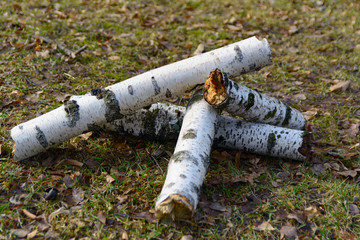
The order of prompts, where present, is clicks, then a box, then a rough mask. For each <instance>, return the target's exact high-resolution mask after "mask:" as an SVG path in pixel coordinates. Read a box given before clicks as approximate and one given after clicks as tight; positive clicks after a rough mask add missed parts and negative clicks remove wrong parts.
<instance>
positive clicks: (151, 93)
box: [11, 37, 271, 160]
mask: <svg viewBox="0 0 360 240" xmlns="http://www.w3.org/2000/svg"><path fill="white" fill-rule="evenodd" d="M270 63H271V50H270V47H269V44H268V43H267V41H266V39H264V40H262V41H259V40H258V39H257V38H256V37H252V38H249V39H245V40H243V41H240V42H237V43H234V44H230V45H228V46H225V47H222V48H219V49H216V50H213V51H210V52H207V53H203V54H199V55H197V56H194V57H191V58H188V59H184V60H182V61H179V62H175V63H172V64H169V65H166V66H163V67H160V68H157V69H154V70H151V71H148V72H145V73H143V74H140V75H138V76H135V77H133V78H130V79H128V80H126V81H122V82H120V83H117V84H114V85H111V86H109V87H107V88H105V89H94V90H93V91H91V93H89V94H86V95H82V96H73V97H71V98H70V100H69V101H67V102H66V103H65V104H64V105H63V106H61V107H59V108H57V109H54V110H52V111H50V112H48V113H46V114H44V115H41V116H39V117H37V118H34V119H32V120H30V121H27V122H25V123H22V124H19V125H17V126H15V127H14V128H13V129H12V130H11V137H12V139H13V140H14V141H15V145H14V151H13V155H14V158H15V159H16V160H23V159H26V158H29V157H31V156H34V155H36V154H38V153H40V152H42V151H44V150H46V149H48V148H50V147H52V146H54V145H56V144H59V143H61V142H63V141H66V140H68V139H70V138H72V137H75V136H78V135H80V134H82V133H84V132H87V131H89V130H91V129H92V127H93V126H94V125H99V124H104V123H106V122H111V121H113V120H115V119H119V118H121V117H123V115H126V114H130V113H133V112H135V111H136V110H138V109H140V108H143V107H145V106H149V105H151V104H152V103H155V102H158V101H160V100H164V99H166V98H170V97H173V96H177V95H179V94H183V93H184V92H186V91H188V90H191V89H193V88H194V87H195V86H196V85H198V84H203V81H204V79H206V78H207V75H208V73H209V72H210V71H211V70H213V69H215V68H220V69H223V70H224V71H225V72H227V73H228V74H229V75H230V76H237V75H239V74H242V73H246V72H249V71H254V70H258V69H260V68H262V67H264V66H266V65H269V64H270Z"/></svg>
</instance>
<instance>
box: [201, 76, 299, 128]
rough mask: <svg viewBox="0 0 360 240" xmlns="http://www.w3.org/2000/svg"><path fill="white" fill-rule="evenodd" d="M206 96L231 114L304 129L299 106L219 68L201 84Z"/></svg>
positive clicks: (254, 120) (213, 103) (250, 119)
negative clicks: (283, 100)
mask: <svg viewBox="0 0 360 240" xmlns="http://www.w3.org/2000/svg"><path fill="white" fill-rule="evenodd" d="M204 98H205V100H206V101H207V102H208V103H209V104H211V105H213V106H216V107H218V108H221V109H224V110H225V111H227V112H228V113H230V114H233V115H236V116H240V117H243V118H245V119H247V120H249V121H251V122H260V123H267V124H271V125H276V126H281V127H287V128H292V129H298V130H304V129H305V127H306V120H305V118H304V116H303V115H302V114H301V112H299V111H298V110H296V109H294V108H292V107H290V106H289V105H288V104H286V103H283V102H281V101H279V100H278V99H276V98H273V97H269V96H267V95H265V94H263V93H259V92H258V91H256V90H253V89H250V88H248V87H245V86H243V85H240V84H237V83H236V82H234V81H231V80H230V79H229V78H228V77H227V75H226V74H224V73H223V72H222V71H220V70H219V69H216V70H214V71H212V72H211V73H210V77H209V78H207V80H206V82H205V86H204Z"/></svg>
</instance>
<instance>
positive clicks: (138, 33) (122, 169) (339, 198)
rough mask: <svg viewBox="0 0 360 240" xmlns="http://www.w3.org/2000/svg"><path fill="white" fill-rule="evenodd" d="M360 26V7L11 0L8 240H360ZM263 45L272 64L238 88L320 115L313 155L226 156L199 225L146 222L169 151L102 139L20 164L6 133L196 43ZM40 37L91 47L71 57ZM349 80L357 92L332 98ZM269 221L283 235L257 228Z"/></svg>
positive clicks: (188, 51)
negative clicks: (26, 235)
mask: <svg viewBox="0 0 360 240" xmlns="http://www.w3.org/2000/svg"><path fill="white" fill-rule="evenodd" d="M359 26H360V4H359V3H358V2H357V1H336V0H334V1H312V0H305V1H296V0H293V1H285V0H267V1H265V0H263V1H250V0H244V1H230V0H229V1H228V0H221V1H183V0H179V1H128V2H127V1H116V0H113V1H111V0H107V1H87V0H81V1H79V0H77V1H50V2H48V1H36V0H35V1H9V0H3V1H1V8H0V30H1V31H0V41H1V44H0V53H1V54H0V63H1V64H0V90H1V94H0V107H1V128H0V136H1V138H0V145H1V160H0V161H1V162H0V214H1V215H0V230H1V231H0V235H1V237H9V236H10V231H11V229H27V230H28V231H29V232H31V231H34V230H35V229H38V232H37V233H36V234H35V239H42V238H44V236H45V235H46V234H48V236H49V235H51V234H53V235H54V234H55V233H56V234H58V235H57V236H58V237H59V238H61V239H70V238H76V239H81V238H84V237H89V238H93V239H119V238H121V237H124V238H126V235H128V236H129V237H130V238H131V239H140V238H142V239H150V238H153V239H162V238H166V237H167V238H168V239H169V238H172V239H179V238H181V236H183V235H192V236H193V237H195V238H199V239H200V238H208V239H224V238H228V239H236V238H238V239H278V238H280V237H281V234H283V235H285V236H290V235H291V234H290V233H288V232H286V231H285V230H284V228H283V227H284V226H292V227H295V228H296V231H297V232H296V234H297V235H298V236H299V237H300V238H302V239H358V238H360V228H359V209H358V207H357V206H358V205H359V204H360V202H359V197H360V196H359V192H360V191H359V190H360V187H359V184H358V182H359V178H358V174H357V173H358V172H359V169H360V168H359V165H360V159H359V153H360V146H359V145H358V144H357V143H358V142H359V135H356V132H355V134H354V131H356V130H359V129H356V126H357V125H356V124H358V123H359V121H360V116H359V115H360V102H359V94H360V92H359V88H360V81H359V78H360V73H359V62H360V45H359V44H360V27H359ZM253 35H256V36H258V37H260V38H261V37H263V38H267V40H268V41H269V43H270V45H271V47H272V50H273V55H274V56H273V65H272V66H269V67H266V68H264V69H262V70H260V71H259V72H256V73H251V74H246V75H243V76H241V77H238V78H236V79H234V80H236V81H238V82H240V83H242V84H245V85H246V86H248V87H252V88H256V89H258V90H259V91H261V92H266V93H268V94H270V95H272V96H275V97H278V98H279V99H280V100H282V101H284V102H286V103H288V104H289V105H291V106H293V107H296V108H298V109H299V110H301V111H302V112H307V113H308V114H312V115H314V116H313V118H311V120H310V121H309V122H310V126H311V129H312V131H313V133H314V141H315V145H314V156H313V157H312V159H311V161H309V162H306V163H296V162H293V161H289V160H283V159H275V158H268V157H260V156H255V155H249V154H245V153H236V152H232V151H224V150H221V149H220V150H219V149H218V150H216V151H215V152H213V154H212V159H211V165H210V171H209V174H208V176H207V179H206V181H205V183H204V187H203V194H202V199H201V202H200V204H199V207H198V209H197V214H196V221H194V222H181V223H177V224H167V223H154V221H153V219H152V214H151V211H150V212H149V210H151V209H152V208H153V207H154V203H155V199H156V196H157V195H158V194H159V193H160V190H161V187H162V184H163V182H164V179H165V174H164V173H163V172H162V171H161V170H160V168H159V167H158V166H157V164H155V162H154V158H155V159H156V161H157V162H158V163H159V165H160V167H161V169H163V170H165V169H166V168H167V163H168V159H169V155H170V153H171V152H172V151H173V147H174V144H173V143H166V144H164V145H160V144H159V143H157V142H151V141H143V140H139V139H134V138H131V137H117V136H98V135H96V134H93V135H92V136H90V137H86V136H82V137H76V138H73V139H71V140H70V141H68V142H66V143H63V144H61V145H60V146H58V147H56V148H53V149H51V150H50V151H48V152H47V153H43V154H40V155H38V156H36V157H34V158H31V159H29V160H28V161H24V162H15V161H14V160H13V159H12V158H11V148H12V144H13V143H12V142H11V139H10V134H9V130H10V129H11V128H12V127H14V126H15V125H17V124H19V123H21V122H23V121H26V120H29V119H32V118H34V117H36V116H38V115H40V114H43V113H45V112H48V111H50V110H51V109H54V108H56V107H57V106H59V105H61V104H62V102H61V101H62V100H64V99H65V96H66V95H67V94H68V95H75V94H84V93H86V92H89V91H90V90H91V89H94V88H103V87H106V86H108V85H110V84H114V83H116V82H119V81H122V80H125V79H127V78H129V77H131V76H134V75H137V74H139V73H142V72H143V71H147V70H150V69H153V68H156V67H160V66H163V65H165V64H168V63H171V62H175V61H178V60H181V59H184V58H187V57H189V56H191V55H192V53H193V52H194V51H195V49H196V48H197V46H198V45H199V44H200V43H202V44H204V46H205V50H206V51H208V50H211V49H215V48H217V47H221V46H224V45H226V44H229V43H233V42H236V41H239V40H241V39H244V38H247V37H250V36H253ZM41 37H48V38H50V39H53V40H57V41H59V42H62V43H63V44H64V45H65V46H66V47H67V48H69V49H70V50H73V51H76V50H77V49H80V48H81V47H83V46H85V45H86V46H87V48H86V50H85V51H83V52H82V53H81V54H78V56H77V57H76V58H75V59H73V58H71V57H68V56H67V55H66V54H65V52H64V51H63V50H61V49H59V48H58V47H57V48H56V44H49V43H45V42H42V41H41V40H40V38H41ZM339 80H340V81H351V85H350V87H349V88H348V89H346V90H345V91H339V92H336V91H335V92H332V91H330V86H332V85H334V84H336V83H337V82H338V81H339ZM354 126H355V128H354ZM351 129H353V130H351ZM155 153H156V154H155ZM159 153H162V154H161V155H159V156H158V154H159ZM167 153H169V154H167ZM154 156H155V157H154ZM74 160H76V161H74ZM81 163H83V165H81ZM79 166H81V167H79ZM69 177H70V178H69ZM69 179H71V180H72V181H73V182H71V181H70V180H69ZM69 181H70V182H69ZM49 187H56V188H57V189H59V191H60V194H59V196H58V197H57V198H56V199H55V200H49V201H47V200H45V199H44V198H43V193H44V191H45V190H46V189H47V188H49ZM76 188H81V189H82V190H83V194H84V195H78V194H76V193H79V191H73V189H76ZM14 196H18V197H20V199H19V200H18V201H16V199H15V198H14ZM12 197H13V198H12ZM71 197H72V198H74V197H78V198H80V199H81V200H82V201H81V202H80V203H77V204H76V202H75V204H74V199H72V198H71ZM71 199H72V200H71ZM61 208H62V209H63V210H64V211H63V212H61V213H59V214H55V213H54V212H55V211H56V210H59V209H61ZM24 209H25V210H28V211H29V212H31V213H33V214H35V215H36V216H41V215H43V216H44V219H46V221H47V224H48V227H47V228H45V230H44V228H42V227H41V224H40V222H41V220H39V219H31V218H30V217H29V216H27V215H25V214H24V211H23V210H24ZM67 210H69V211H67ZM104 219H105V220H104ZM266 221H268V222H269V223H270V224H271V226H272V227H273V228H274V229H273V230H269V231H263V230H261V229H262V227H261V226H263V224H262V223H264V222H266ZM50 229H51V230H52V232H50ZM54 232H55V233H54ZM56 234H55V235H56Z"/></svg>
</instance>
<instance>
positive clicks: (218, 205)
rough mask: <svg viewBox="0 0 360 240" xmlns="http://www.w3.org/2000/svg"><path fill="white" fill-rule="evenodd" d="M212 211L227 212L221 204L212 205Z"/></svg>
mask: <svg viewBox="0 0 360 240" xmlns="http://www.w3.org/2000/svg"><path fill="white" fill-rule="evenodd" d="M209 208H210V209H212V210H216V211H219V212H225V211H226V207H224V206H222V205H221V204H220V203H217V202H216V203H211V204H210V206H209Z"/></svg>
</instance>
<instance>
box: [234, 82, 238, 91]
mask: <svg viewBox="0 0 360 240" xmlns="http://www.w3.org/2000/svg"><path fill="white" fill-rule="evenodd" d="M234 88H235V89H236V91H237V90H239V84H237V83H236V82H234Z"/></svg>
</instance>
